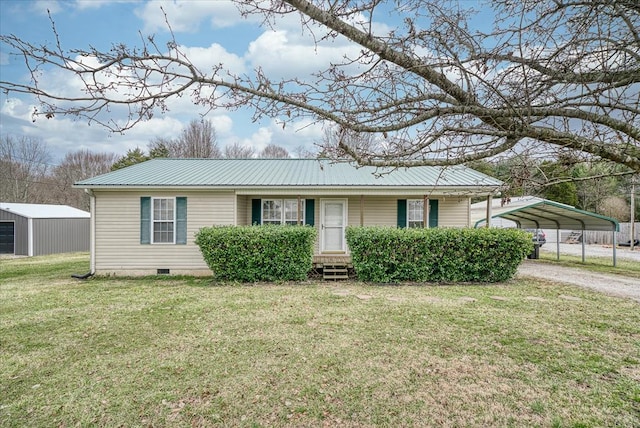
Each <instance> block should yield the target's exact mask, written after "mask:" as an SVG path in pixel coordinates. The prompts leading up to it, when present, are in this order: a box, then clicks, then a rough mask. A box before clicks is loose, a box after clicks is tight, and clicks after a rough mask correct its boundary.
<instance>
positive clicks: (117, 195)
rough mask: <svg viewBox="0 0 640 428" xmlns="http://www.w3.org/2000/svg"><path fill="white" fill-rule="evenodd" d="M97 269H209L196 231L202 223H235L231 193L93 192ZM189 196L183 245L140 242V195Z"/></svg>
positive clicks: (140, 271) (107, 271)
mask: <svg viewBox="0 0 640 428" xmlns="http://www.w3.org/2000/svg"><path fill="white" fill-rule="evenodd" d="M95 196H96V212H95V215H96V217H95V225H96V226H95V228H96V230H95V234H96V236H95V237H96V241H95V242H96V249H95V268H96V273H97V274H110V273H116V274H125V275H126V274H130V275H136V274H155V273H156V271H157V269H170V270H171V273H172V274H173V273H194V274H204V273H208V272H209V269H208V267H207V265H206V264H205V262H204V260H203V258H202V255H201V254H200V250H199V248H198V247H197V245H196V244H195V243H194V239H195V234H196V233H197V232H198V230H199V229H200V228H202V227H205V226H212V225H232V224H234V198H235V196H234V194H233V193H232V192H225V193H221V192H215V193H214V192H175V191H164V192H159V191H152V192H117V191H102V192H101V191H96V192H95ZM142 196H151V197H176V196H184V197H186V198H187V244H186V245H174V244H147V245H143V244H140V197H142Z"/></svg>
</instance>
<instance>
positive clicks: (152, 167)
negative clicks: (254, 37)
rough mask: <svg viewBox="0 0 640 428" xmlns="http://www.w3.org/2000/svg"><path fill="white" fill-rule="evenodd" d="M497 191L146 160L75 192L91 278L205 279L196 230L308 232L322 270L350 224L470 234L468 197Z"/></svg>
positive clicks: (326, 172) (395, 175) (283, 167)
mask: <svg viewBox="0 0 640 428" xmlns="http://www.w3.org/2000/svg"><path fill="white" fill-rule="evenodd" d="M501 184H502V182H500V181H499V180H496V179H494V178H492V177H489V176H487V175H485V174H482V173H480V172H477V171H474V170H472V169H469V168H467V167H464V166H455V167H447V168H441V167H427V166H422V167H413V168H408V169H407V168H401V169H379V168H374V167H356V166H353V165H351V164H349V163H335V162H331V161H329V160H318V159H153V160H150V161H147V162H143V163H140V164H137V165H133V166H130V167H127V168H123V169H120V170H117V171H113V172H110V173H107V174H104V175H100V176H97V177H94V178H90V179H87V180H83V181H80V182H78V183H76V185H75V186H76V187H81V188H84V189H86V191H87V192H88V193H89V195H90V197H91V198H90V201H91V214H92V217H91V219H92V222H91V232H92V243H91V270H92V273H97V274H124V275H148V274H156V273H170V274H192V275H210V274H211V271H210V270H209V269H208V267H207V265H206V264H205V262H204V260H203V258H202V256H201V254H200V250H199V248H198V247H197V246H196V245H195V243H194V235H195V234H196V233H197V232H198V230H199V229H200V228H202V227H206V226H212V225H252V224H285V225H286V224H305V225H310V226H313V227H315V228H316V229H317V231H318V239H317V242H316V246H315V258H314V262H315V263H317V264H321V263H323V262H326V261H327V260H333V261H335V260H336V259H342V260H346V259H348V258H349V248H348V247H347V245H346V242H345V228H346V227H347V226H349V225H364V226H373V225H378V226H394V227H396V226H398V227H454V226H458V227H471V226H473V225H472V224H471V212H470V206H471V197H477V196H486V197H490V196H491V195H493V194H495V193H496V192H498V189H499V187H500V185H501Z"/></svg>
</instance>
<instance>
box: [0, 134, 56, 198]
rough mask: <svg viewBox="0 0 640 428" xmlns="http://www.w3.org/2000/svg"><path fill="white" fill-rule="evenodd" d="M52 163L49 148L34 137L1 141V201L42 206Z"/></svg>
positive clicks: (7, 138) (4, 137) (6, 137)
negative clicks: (45, 185)
mask: <svg viewBox="0 0 640 428" xmlns="http://www.w3.org/2000/svg"><path fill="white" fill-rule="evenodd" d="M50 162H51V153H50V152H49V149H48V148H47V146H46V144H45V143H44V142H43V141H41V140H39V139H35V138H31V137H25V136H21V137H14V136H11V135H3V136H2V137H0V200H1V201H3V202H24V203H41V202H43V201H44V198H45V196H46V193H47V191H46V190H43V189H42V187H43V186H42V185H43V184H44V183H45V178H46V176H47V171H48V170H49V167H50Z"/></svg>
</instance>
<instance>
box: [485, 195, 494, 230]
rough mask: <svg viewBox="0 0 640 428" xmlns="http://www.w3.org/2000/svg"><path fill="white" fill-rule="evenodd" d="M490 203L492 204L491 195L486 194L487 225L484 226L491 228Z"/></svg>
mask: <svg viewBox="0 0 640 428" xmlns="http://www.w3.org/2000/svg"><path fill="white" fill-rule="evenodd" d="M492 203H493V195H491V194H488V195H487V224H486V227H491V215H492V212H491V208H492V207H491V205H492Z"/></svg>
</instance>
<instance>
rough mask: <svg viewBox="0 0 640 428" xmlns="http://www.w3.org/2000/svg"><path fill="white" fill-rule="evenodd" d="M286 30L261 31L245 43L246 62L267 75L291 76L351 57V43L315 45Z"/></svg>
mask: <svg viewBox="0 0 640 428" xmlns="http://www.w3.org/2000/svg"><path fill="white" fill-rule="evenodd" d="M291 35H292V33H291V32H289V31H286V30H278V31H265V32H264V33H262V34H261V35H260V37H258V38H257V39H256V40H255V41H253V42H251V43H250V44H249V49H248V51H247V55H246V56H247V61H249V62H250V63H251V64H252V65H253V67H261V68H262V69H263V70H264V71H265V72H266V73H267V75H269V76H271V77H272V78H273V77H274V76H278V77H283V78H292V77H305V76H308V75H309V74H310V73H312V72H314V71H318V70H322V69H324V68H326V67H328V66H329V65H330V64H331V63H339V62H342V61H344V57H345V55H347V56H351V57H355V56H356V55H358V52H359V49H358V48H357V47H356V46H355V45H344V44H341V43H322V44H318V45H317V46H316V45H315V44H314V42H313V41H312V40H311V39H310V38H300V37H293V38H292V37H291Z"/></svg>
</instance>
